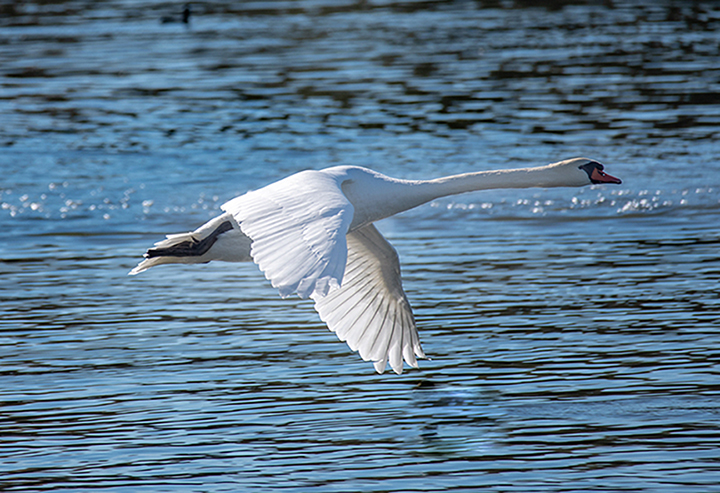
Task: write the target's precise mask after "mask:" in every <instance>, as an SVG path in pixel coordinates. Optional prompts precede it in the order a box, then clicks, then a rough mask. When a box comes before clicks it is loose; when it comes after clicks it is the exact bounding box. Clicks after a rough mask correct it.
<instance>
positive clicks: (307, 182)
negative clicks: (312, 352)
mask: <svg viewBox="0 0 720 493" xmlns="http://www.w3.org/2000/svg"><path fill="white" fill-rule="evenodd" d="M222 209H223V210H225V211H227V212H229V213H231V214H232V215H233V216H234V217H235V220H236V221H237V222H238V223H239V224H240V228H241V229H242V232H243V233H245V234H246V235H247V236H248V237H250V239H251V240H252V247H251V251H250V255H251V256H252V258H253V260H254V261H255V263H256V264H258V266H259V267H260V270H262V271H263V272H264V273H265V277H267V278H268V279H269V280H270V281H271V282H272V285H273V286H274V287H276V288H277V289H278V290H279V291H280V295H281V296H282V297H283V298H285V297H288V296H290V295H291V294H293V293H295V292H297V294H298V295H299V296H300V297H301V298H308V297H309V296H311V295H315V296H324V295H325V294H327V293H328V291H329V290H330V288H331V287H337V286H339V285H340V282H341V281H342V278H343V273H344V271H345V263H346V261H347V245H346V241H345V235H346V234H347V232H348V229H349V227H350V223H351V222H352V218H353V206H352V204H351V203H350V202H349V201H348V200H347V198H346V197H345V195H344V194H343V192H342V189H341V188H340V184H339V183H338V180H337V179H336V178H334V177H332V176H329V175H327V174H326V173H323V172H321V171H312V170H310V171H303V172H301V173H298V174H296V175H292V176H290V177H288V178H285V179H283V180H280V181H278V182H276V183H273V184H271V185H268V186H266V187H264V188H261V189H259V190H256V191H253V192H248V193H246V194H245V195H241V196H240V197H237V198H234V199H232V200H231V201H229V202H227V203H225V204H224V205H223V206H222Z"/></svg>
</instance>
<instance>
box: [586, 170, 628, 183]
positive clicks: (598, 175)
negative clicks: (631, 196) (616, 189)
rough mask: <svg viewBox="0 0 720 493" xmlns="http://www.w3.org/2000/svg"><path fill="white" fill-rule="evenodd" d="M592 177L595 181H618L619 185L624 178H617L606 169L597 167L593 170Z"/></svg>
mask: <svg viewBox="0 0 720 493" xmlns="http://www.w3.org/2000/svg"><path fill="white" fill-rule="evenodd" d="M590 179H591V180H592V182H593V183H616V184H618V185H620V184H621V183H622V180H621V179H620V178H615V177H614V176H611V175H608V174H607V173H605V172H604V171H600V170H599V169H597V168H595V169H594V170H593V172H592V175H591V176H590Z"/></svg>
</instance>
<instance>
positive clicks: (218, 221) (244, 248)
mask: <svg viewBox="0 0 720 493" xmlns="http://www.w3.org/2000/svg"><path fill="white" fill-rule="evenodd" d="M250 243H251V242H250V238H248V237H247V236H245V235H244V234H243V232H242V231H241V230H240V226H239V225H238V223H237V222H236V221H235V219H234V218H233V216H232V214H229V213H225V214H223V215H221V216H218V217H216V218H215V219H212V220H210V221H208V222H207V223H205V224H203V225H202V226H200V227H199V228H198V229H196V230H195V231H192V232H189V233H180V234H174V235H168V236H167V238H166V239H164V240H163V241H159V242H157V243H155V246H154V247H153V248H150V249H149V250H148V251H147V252H145V254H144V255H143V256H144V257H145V260H143V261H142V262H140V263H139V264H138V265H137V267H135V268H134V269H133V270H131V271H130V272H129V274H130V275H135V274H139V273H141V272H143V271H146V270H148V269H149V268H150V267H155V266H156V265H161V264H204V263H207V262H211V261H213V260H224V261H226V262H245V261H248V260H251V257H250Z"/></svg>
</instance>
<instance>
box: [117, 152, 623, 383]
mask: <svg viewBox="0 0 720 493" xmlns="http://www.w3.org/2000/svg"><path fill="white" fill-rule="evenodd" d="M591 183H620V180H618V179H617V178H614V177H612V176H610V175H607V174H605V172H604V171H603V166H602V165H601V164H600V163H598V162H595V161H592V160H590V159H585V158H576V159H569V160H566V161H561V162H559V163H555V164H550V165H548V166H542V167H537V168H523V169H514V170H501V171H480V172H477V173H466V174H462V175H454V176H448V177H445V178H438V179H435V180H399V179H395V178H390V177H388V176H385V175H382V174H380V173H377V172H375V171H372V170H369V169H366V168H359V167H353V166H338V167H335V168H329V169H325V170H322V171H302V172H300V173H297V174H295V175H292V176H289V177H287V178H285V179H283V180H280V181H278V182H276V183H273V184H271V185H268V186H266V187H264V188H261V189H260V190H256V191H253V192H248V193H246V194H245V195H241V196H240V197H236V198H234V199H232V200H231V201H229V202H227V203H225V204H224V205H223V206H222V209H223V210H224V211H226V212H225V214H222V215H221V216H218V217H216V218H215V219H212V220H211V221H209V222H207V223H206V224H204V225H203V226H201V227H200V228H198V229H197V230H195V231H194V232H192V233H184V234H178V235H170V236H168V237H167V239H166V240H164V241H161V242H159V243H156V245H155V248H151V249H149V250H148V251H147V253H146V254H145V260H144V261H142V262H141V263H140V264H139V265H138V266H137V267H135V268H134V269H133V270H132V271H131V272H130V274H137V273H140V272H142V271H144V270H146V269H148V268H150V267H153V266H155V265H159V264H168V263H189V264H194V263H203V262H209V261H211V260H225V261H231V262H233V261H234V262H240V261H247V260H253V261H254V262H255V263H256V264H258V266H259V267H260V269H261V270H262V271H263V272H264V273H265V276H266V277H267V278H268V279H269V280H270V281H271V282H272V285H273V286H274V287H276V288H277V289H278V290H279V291H280V295H281V296H283V297H287V296H290V295H292V294H293V293H297V294H298V295H299V296H300V297H301V298H312V299H313V300H314V301H315V309H316V310H317V311H318V313H319V314H320V318H321V319H322V320H323V321H324V322H326V323H327V325H328V327H329V328H330V330H332V331H333V332H335V333H336V334H337V336H338V337H339V338H340V340H343V341H347V343H348V345H349V346H350V348H351V349H352V350H354V351H359V353H360V356H361V357H362V358H363V359H364V360H365V361H368V360H369V361H373V362H374V364H375V369H376V370H377V371H378V372H383V371H384V370H385V366H386V364H387V362H388V361H389V362H390V366H392V368H393V370H395V372H396V373H401V372H402V369H403V359H405V361H406V362H407V363H408V364H409V365H411V366H414V367H417V361H416V359H415V358H416V357H425V355H424V354H423V351H422V348H421V347H420V339H419V336H418V333H417V329H416V328H415V321H414V319H413V315H412V310H411V309H410V304H409V303H408V300H407V297H406V296H405V292H404V291H403V289H402V284H401V280H400V264H399V262H398V257H397V253H396V252H395V249H394V248H393V247H392V246H391V245H390V243H388V242H387V240H385V238H383V236H382V235H381V234H380V233H379V232H378V230H377V229H375V226H374V225H373V223H374V222H375V221H378V220H380V219H383V218H386V217H389V216H392V215H394V214H397V213H399V212H403V211H406V210H408V209H412V208H413V207H416V206H418V205H420V204H423V203H425V202H428V201H430V200H433V199H436V198H438V197H443V196H446V195H453V194H458V193H463V192H470V191H475V190H486V189H492V188H530V187H562V186H583V185H589V184H591Z"/></svg>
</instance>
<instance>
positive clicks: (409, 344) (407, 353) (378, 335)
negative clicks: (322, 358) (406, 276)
mask: <svg viewBox="0 0 720 493" xmlns="http://www.w3.org/2000/svg"><path fill="white" fill-rule="evenodd" d="M347 247H348V256H347V265H346V267H345V276H344V279H343V282H342V286H341V287H340V288H339V289H336V290H332V291H330V292H329V293H328V294H327V295H326V296H318V295H315V294H314V295H312V296H311V297H312V298H313V299H314V300H315V309H316V310H317V311H318V313H319V314H320V318H321V319H322V320H323V321H324V322H325V323H327V325H328V327H329V328H330V330H332V331H333V332H335V333H336V334H337V336H338V338H339V339H340V340H342V341H346V342H347V344H348V346H350V348H351V349H352V350H354V351H358V352H359V353H360V356H361V357H362V358H363V359H364V360H366V361H373V364H374V366H375V369H376V370H377V371H378V372H379V373H382V372H383V371H384V370H385V367H386V365H387V363H388V362H389V363H390V366H391V367H392V369H393V370H394V371H395V372H396V373H402V370H403V359H404V360H405V361H406V362H407V363H408V364H409V365H410V366H413V367H417V366H418V365H417V359H416V357H421V358H424V357H425V354H424V353H423V351H422V348H421V347H420V338H419V336H418V333H417V329H416V327H415V320H414V318H413V315H412V311H411V309H410V304H409V303H408V301H407V297H406V296H405V292H404V291H403V289H402V283H401V279H400V264H399V262H398V258H397V253H396V252H395V249H394V248H393V247H392V246H391V245H390V244H389V243H388V242H387V241H386V240H385V238H383V237H382V235H381V234H380V233H379V232H378V230H377V229H376V228H375V226H373V225H368V226H365V227H363V228H361V229H359V230H356V231H352V232H350V233H348V234H347Z"/></svg>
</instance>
